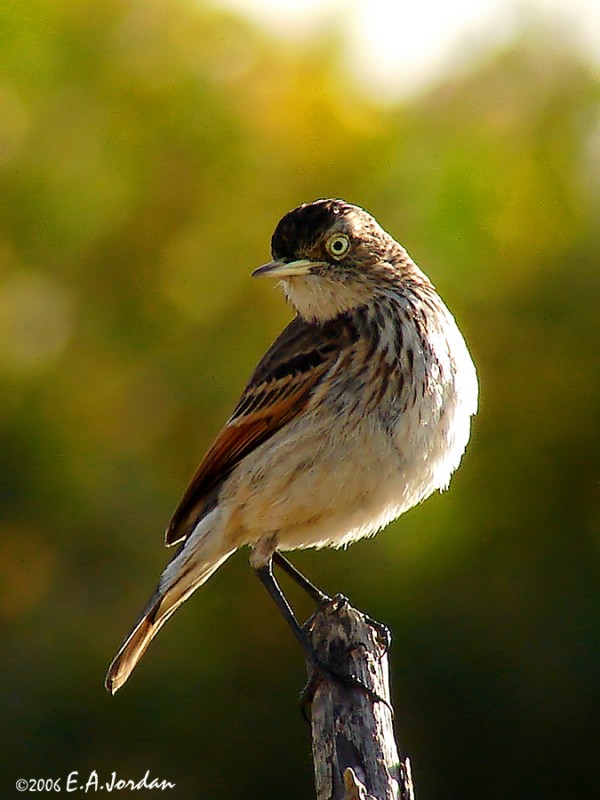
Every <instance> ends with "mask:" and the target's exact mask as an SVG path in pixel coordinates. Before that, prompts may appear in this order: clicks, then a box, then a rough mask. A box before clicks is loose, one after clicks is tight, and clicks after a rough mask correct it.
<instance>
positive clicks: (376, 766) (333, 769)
mask: <svg viewBox="0 0 600 800" xmlns="http://www.w3.org/2000/svg"><path fill="white" fill-rule="evenodd" d="M304 630H305V632H306V634H307V636H308V638H309V641H310V642H311V644H312V646H313V648H314V651H315V654H316V656H317V658H318V659H319V661H320V662H321V663H322V664H325V665H327V666H328V667H329V668H330V669H331V672H332V673H333V675H330V674H328V673H327V671H324V672H323V673H321V671H319V673H318V674H317V676H316V679H315V680H314V686H313V687H312V690H313V694H312V699H311V712H312V713H311V725H312V744H313V761H314V768H315V783H316V789H317V800H414V790H413V785H412V779H411V774H410V762H409V761H408V759H406V760H405V761H402V760H401V759H400V757H399V755H398V749H397V747H396V741H395V739H394V728H393V712H392V707H391V700H390V686H389V672H388V658H387V650H388V646H389V641H388V636H387V635H385V633H384V630H385V629H384V628H383V626H381V625H378V624H377V623H375V622H373V621H372V620H370V619H369V618H368V617H366V616H365V615H364V614H362V613H361V612H360V611H357V609H355V608H353V607H352V606H351V605H350V603H349V602H348V600H346V598H345V597H343V596H342V595H336V596H335V597H334V598H333V599H332V600H331V601H329V602H327V603H324V604H322V605H321V606H319V608H318V609H317V610H316V612H315V613H314V614H313V615H312V617H310V619H309V620H308V621H307V622H306V624H305V626H304ZM338 676H339V677H338ZM363 687H364V688H363Z"/></svg>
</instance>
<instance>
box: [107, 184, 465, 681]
mask: <svg viewBox="0 0 600 800" xmlns="http://www.w3.org/2000/svg"><path fill="white" fill-rule="evenodd" d="M271 253H272V260H271V261H269V262H268V263H266V264H264V265H263V266H261V267H259V268H258V269H256V270H255V271H254V272H253V273H252V274H253V275H254V276H259V277H266V278H271V279H275V280H277V281H278V282H279V283H280V285H281V287H282V289H283V292H284V295H285V297H286V298H287V300H288V301H289V303H290V304H291V305H292V307H293V309H294V310H295V316H294V318H293V319H292V321H291V322H290V323H289V324H288V325H287V327H286V328H285V329H284V330H283V331H282V333H281V334H280V335H279V336H278V337H277V339H276V340H275V342H274V343H273V344H272V345H271V347H270V348H269V349H268V350H267V352H266V353H265V355H264V356H263V357H262V359H261V360H260V361H259V362H258V365H257V366H256V368H255V370H254V372H253V373H252V375H251V377H250V379H249V381H248V384H247V385H246V387H245V389H244V390H243V392H242V394H241V397H240V400H239V402H238V403H237V405H236V406H235V408H234V411H233V413H232V415H231V416H230V418H229V419H228V421H227V422H226V424H225V425H224V427H223V428H222V430H221V431H220V433H219V434H218V435H217V437H216V439H215V440H214V442H213V444H212V445H211V446H210V447H209V449H208V451H207V452H206V454H205V456H204V458H203V460H202V461H201V463H200V466H199V467H198V469H197V471H196V472H195V474H194V475H193V477H192V479H191V481H190V483H189V486H188V488H187V489H186V491H185V493H184V494H183V497H182V499H181V501H180V502H179V504H178V506H177V508H176V510H175V512H174V514H173V517H172V519H171V522H170V524H169V526H168V528H167V531H166V535H165V542H166V545H167V546H171V545H176V544H178V545H179V547H178V549H177V551H176V553H175V555H174V557H173V558H172V559H171V560H170V561H169V563H168V564H167V565H166V567H165V569H164V571H163V572H162V575H161V576H160V580H159V583H158V586H157V587H156V590H155V592H154V594H153V595H152V597H151V598H150V600H149V602H148V604H147V606H146V607H145V609H144V611H143V612H142V614H141V615H140V617H139V619H138V621H137V622H136V624H135V625H134V627H133V629H132V631H131V633H130V634H129V635H128V636H127V638H126V639H125V641H124V642H123V644H122V646H121V648H120V649H119V651H118V652H117V654H116V656H115V658H114V659H113V661H112V663H111V665H110V667H109V670H108V674H107V677H106V682H105V683H106V688H107V689H108V691H109V692H111V693H112V694H114V693H115V692H116V691H117V690H118V689H119V688H120V687H121V686H122V685H123V684H124V683H125V681H126V680H127V679H128V678H129V676H130V674H131V672H132V670H133V669H134V667H135V666H136V664H137V663H138V662H139V660H140V658H141V657H142V655H143V654H144V652H145V651H146V648H147V647H148V645H149V644H150V642H151V640H152V639H153V638H154V636H155V635H156V634H157V633H158V631H159V630H160V628H161V627H162V626H163V625H164V623H165V622H166V621H167V620H168V619H169V617H171V615H172V614H173V613H174V612H175V611H176V610H177V608H178V607H179V606H180V605H181V604H182V603H183V602H184V601H185V600H187V599H188V598H189V597H190V595H191V594H192V593H193V592H195V591H196V589H198V588H199V587H200V586H202V585H203V584H204V583H205V582H206V581H207V580H208V579H209V578H210V576H211V575H212V574H213V573H214V572H215V571H216V570H217V569H218V568H219V567H220V566H221V565H222V564H223V563H224V562H225V561H226V560H227V559H228V558H229V557H230V556H231V555H232V554H233V553H234V552H235V551H236V550H238V549H239V548H241V547H244V546H249V548H250V557H249V561H250V565H251V567H252V568H253V569H254V570H255V572H256V574H257V576H258V577H259V578H260V580H261V581H262V583H263V584H264V585H265V587H266V588H267V590H268V591H269V593H270V594H271V596H272V597H273V599H274V600H275V601H276V603H277V605H278V607H279V609H280V610H281V611H282V613H283V615H284V617H285V618H286V620H287V621H288V622H289V623H290V625H291V627H292V630H293V631H294V633H295V634H296V636H297V637H298V639H299V640H300V641H301V643H303V644H306V642H305V640H304V638H303V633H302V631H301V629H300V626H299V625H298V622H297V620H296V618H295V616H294V613H293V611H292V609H291V607H290V606H289V604H288V603H287V600H286V598H285V597H284V596H283V593H282V592H281V589H280V587H279V584H278V582H277V580H276V578H275V577H274V574H273V565H274V564H275V565H279V566H280V567H281V568H283V569H284V570H285V571H286V572H288V574H290V575H291V576H292V577H293V578H294V579H295V580H297V582H298V583H299V584H300V585H301V586H302V587H303V588H304V589H306V591H307V592H309V594H311V595H312V596H313V597H314V599H315V600H317V601H318V600H320V599H323V598H324V597H327V595H325V594H324V593H323V592H321V591H320V590H319V589H317V587H315V586H314V585H313V584H312V583H311V582H310V581H309V580H308V579H307V578H305V577H304V576H303V575H302V574H301V573H300V572H299V571H298V570H297V569H296V568H295V567H294V566H293V565H292V564H291V563H290V562H289V561H288V560H287V557H286V556H284V555H283V554H284V553H285V552H288V551H291V550H296V549H303V548H322V547H333V548H340V547H344V546H346V545H348V544H350V543H352V542H355V541H356V540H358V539H360V538H362V537H366V536H372V535H373V534H375V533H377V532H378V531H379V530H381V529H382V528H384V527H385V526H386V525H387V524H388V523H389V522H391V521H392V520H394V519H396V518H397V517H399V516H400V515H401V514H402V513H403V512H405V511H407V510H408V509H409V508H411V507H413V506H415V505H416V504H418V503H420V502H421V501H423V500H425V499H426V498H427V497H429V496H430V495H431V494H432V493H433V492H435V491H437V490H439V491H443V490H444V489H446V488H447V487H448V484H449V481H450V477H451V475H452V474H453V472H454V471H455V470H456V468H457V467H458V465H459V462H460V461H461V459H462V456H463V453H464V451H465V449H466V446H467V443H468V440H469V438H470V430H471V418H472V416H473V415H474V414H475V413H476V411H477V403H478V381H477V374H476V369H475V366H474V364H473V360H472V358H471V356H470V354H469V350H468V349H467V345H466V343H465V341H464V338H463V336H462V334H461V332H460V330H459V328H458V326H457V324H456V322H455V320H454V317H453V316H452V314H451V313H450V311H449V310H448V308H447V307H446V305H445V304H444V303H443V301H442V300H441V298H440V296H439V295H438V293H437V292H436V290H435V288H434V286H433V284H432V283H431V281H430V280H429V279H428V278H427V276H426V275H425V274H424V273H423V272H422V271H421V270H420V269H419V267H418V266H417V265H416V263H415V262H414V261H413V260H412V259H411V257H410V256H409V255H408V253H407V251H406V250H405V249H404V248H403V247H402V245H400V244H399V243H398V242H397V241H396V240H395V239H394V238H393V237H392V236H391V235H390V234H389V233H387V232H386V231H385V230H384V229H383V228H382V227H381V226H380V225H379V223H378V222H377V221H376V220H375V219H374V218H373V216H371V215H370V214H369V213H368V212H367V211H365V210H364V209H363V208H361V207H360V206H357V205H353V204H351V203H348V202H346V201H344V200H341V199H319V200H315V201H313V202H309V203H303V204H302V205H300V206H298V207H296V208H294V209H292V210H291V211H289V212H288V213H286V214H285V215H284V216H283V217H282V219H281V220H280V221H279V223H278V224H277V226H276V228H275V231H274V233H273V236H272V239H271Z"/></svg>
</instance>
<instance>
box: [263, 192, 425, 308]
mask: <svg viewBox="0 0 600 800" xmlns="http://www.w3.org/2000/svg"><path fill="white" fill-rule="evenodd" d="M271 252H272V255H273V261H270V262H269V263H268V264H265V265H264V266H262V267H259V268H258V269H257V270H255V271H254V273H253V274H254V275H264V276H270V277H273V278H279V279H280V280H281V283H282V287H283V290H284V292H285V295H286V297H287V298H288V300H289V301H290V302H291V303H292V305H294V307H295V308H296V310H297V311H298V313H299V314H300V316H302V317H303V318H304V319H306V320H308V321H311V322H325V321H326V320H328V319H332V318H333V317H336V316H338V315H339V314H341V313H343V312H344V311H348V310H350V309H352V308H357V307H358V306H361V305H364V304H365V303H368V302H369V301H370V300H372V298H373V296H374V295H375V294H377V293H378V292H382V291H383V292H384V291H386V289H389V287H390V285H391V284H393V283H397V281H398V278H399V277H400V275H401V272H402V268H403V267H404V266H407V265H408V264H409V263H411V262H410V259H409V258H408V256H407V254H406V251H405V250H404V249H403V248H402V247H401V246H400V245H399V244H398V243H397V242H396V241H395V240H394V239H393V238H392V237H391V236H390V235H389V234H388V233H386V232H385V231H384V230H383V228H381V227H380V225H379V224H378V223H377V222H376V221H375V220H374V219H373V217H372V216H371V215H370V214H367V212H366V211H364V210H363V209H362V208H359V206H354V205H351V204H350V203H346V202H344V201H343V200H316V201H315V202H314V203H304V204H303V205H301V206H298V208H295V209H293V210H292V211H290V212H288V213H287V214H286V215H285V216H284V217H283V219H281V220H280V222H279V223H278V225H277V227H276V228H275V233H274V234H273V238H272V240H271Z"/></svg>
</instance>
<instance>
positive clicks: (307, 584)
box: [273, 550, 331, 605]
mask: <svg viewBox="0 0 600 800" xmlns="http://www.w3.org/2000/svg"><path fill="white" fill-rule="evenodd" d="M273 562H274V563H275V564H277V566H278V567H281V569H282V570H283V571H284V572H286V573H287V574H288V575H289V577H290V578H291V579H292V580H293V581H295V583H297V584H298V586H299V587H300V588H301V589H303V590H304V591H305V592H306V594H307V595H309V597H311V598H312V599H313V600H314V601H315V603H316V604H317V605H320V604H321V603H323V602H324V601H326V600H327V601H328V600H331V597H330V596H329V595H328V594H325V592H322V591H321V590H320V589H319V588H318V587H317V586H315V585H314V583H311V581H309V580H308V578H307V577H306V575H303V574H302V573H301V572H300V570H299V569H297V568H296V567H295V566H294V565H293V564H292V563H291V562H289V561H288V560H287V558H286V557H285V556H283V555H282V554H281V553H280V552H279V551H278V550H276V551H275V552H274V553H273Z"/></svg>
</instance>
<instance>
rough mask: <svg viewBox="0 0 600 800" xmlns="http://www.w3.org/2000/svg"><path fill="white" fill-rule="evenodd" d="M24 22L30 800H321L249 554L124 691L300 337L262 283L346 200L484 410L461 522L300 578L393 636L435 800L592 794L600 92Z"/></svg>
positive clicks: (570, 84) (92, 12)
mask: <svg viewBox="0 0 600 800" xmlns="http://www.w3.org/2000/svg"><path fill="white" fill-rule="evenodd" d="M0 14H1V19H0V208H1V212H0V429H1V437H2V439H1V447H0V475H1V480H0V502H1V506H2V510H1V514H0V529H1V532H2V536H1V538H0V571H1V581H0V613H1V615H2V619H3V622H4V634H3V637H2V664H3V682H2V683H3V685H2V700H3V706H2V712H3V713H2V714H1V720H2V721H1V723H0V731H1V733H0V736H1V737H2V747H3V752H4V753H5V754H6V758H5V761H7V762H9V763H7V765H6V767H5V769H4V775H3V781H5V782H6V787H5V788H4V787H3V788H2V790H1V795H2V797H12V796H13V795H14V789H13V787H14V781H15V779H16V778H18V777H25V778H29V777H32V778H33V777H54V778H56V777H61V776H66V775H67V774H68V773H69V772H70V771H71V770H75V769H77V770H79V771H80V774H82V775H84V776H85V775H87V774H88V773H89V771H90V770H91V769H96V770H98V771H99V773H100V775H101V777H105V778H108V777H109V776H110V773H111V772H112V771H113V770H114V771H116V772H117V774H118V776H119V777H123V778H140V777H141V776H143V774H144V772H145V771H146V770H147V769H149V770H150V772H151V775H152V776H153V777H159V778H166V779H168V780H171V781H173V782H175V783H176V784H177V789H176V790H175V791H174V792H171V793H168V794H169V797H174V798H186V800H188V799H189V798H191V797H196V798H217V797H218V798H220V800H227V799H228V798H265V797H269V798H276V797H285V798H289V800H293V798H307V797H310V796H311V795H312V791H313V789H312V777H311V763H310V752H309V751H310V740H309V732H308V730H307V729H306V728H305V726H304V725H303V723H302V721H301V719H300V716H299V714H298V712H297V708H296V695H297V692H298V690H299V688H300V687H301V685H302V683H303V678H304V672H303V664H302V658H301V655H300V653H299V651H298V648H297V646H296V644H295V642H294V641H293V640H292V637H291V636H290V634H289V632H288V631H287V630H286V629H285V627H284V624H283V622H282V621H281V620H280V619H279V617H278V616H277V615H276V612H275V611H274V609H273V608H272V607H271V604H270V601H269V600H268V598H267V597H266V594H265V593H264V592H263V590H262V589H261V588H260V587H259V585H258V582H256V581H255V580H254V577H253V576H252V574H251V570H249V569H248V567H247V565H246V555H247V554H244V553H241V554H238V556H236V558H234V559H233V560H232V561H231V562H229V563H228V564H227V566H226V567H225V568H224V569H223V570H221V571H220V572H219V573H218V574H217V575H216V576H215V577H214V578H213V579H212V581H211V583H210V584H209V586H207V587H205V589H204V590H202V592H201V593H198V595H196V596H195V597H194V599H193V600H192V601H191V602H190V603H188V604H187V605H186V607H184V608H183V609H182V610H181V611H180V612H179V613H178V614H177V616H176V618H175V619H174V620H173V621H172V622H171V623H170V624H169V625H168V626H167V627H166V629H165V630H164V632H163V633H161V635H160V637H159V639H158V640H157V642H156V643H155V644H154V645H153V647H152V648H151V650H150V652H149V653H148V654H147V656H146V658H145V659H144V661H143V663H142V665H141V666H140V668H139V670H138V671H137V672H136V673H135V674H134V676H133V678H132V680H131V682H130V683H129V684H128V685H127V686H126V688H125V689H124V690H122V692H121V693H120V694H119V695H118V696H117V697H116V698H115V699H111V698H109V696H108V695H107V694H106V693H105V691H104V689H103V686H102V681H103V677H104V672H105V669H106V666H107V664H108V662H109V660H110V658H111V657H112V655H113V653H114V651H115V648H116V646H117V645H118V644H119V642H120V639H121V637H122V635H123V634H124V633H125V632H126V630H127V629H128V627H129V626H130V624H131V623H132V622H133V620H134V618H135V616H136V614H137V612H138V611H139V610H140V608H141V607H142V605H143V604H144V602H145V601H146V599H147V596H148V595H149V593H150V591H151V590H152V588H153V586H154V582H155V580H156V577H157V576H158V574H159V572H160V570H161V568H162V566H163V563H164V562H165V560H166V556H167V554H166V553H165V552H164V551H163V550H162V549H161V536H162V529H163V528H164V526H165V524H166V522H167V521H168V518H169V516H170V513H171V511H172V510H173V508H174V506H175V504H176V502H177V500H178V498H179V495H180V493H181V491H182V490H183V488H184V486H185V484H186V481H187V479H188V477H189V475H190V473H191V472H192V471H193V469H194V467H195V465H196V463H197V461H198V460H199V458H200V457H201V455H202V453H203V450H204V448H205V447H206V446H207V445H208V444H209V443H210V441H211V438H212V437H213V436H214V435H215V433H216V431H217V430H218V428H219V426H220V424H221V423H222V422H223V421H224V419H225V418H226V417H227V416H228V414H229V412H230V411H231V409H232V407H233V405H234V403H235V401H236V399H237V395H238V392H239V391H240V389H241V387H242V385H243V383H244V381H245V380H246V378H247V377H248V375H249V373H250V371H251V369H252V367H253V365H254V363H255V362H256V360H257V359H258V357H259V356H260V355H261V353H262V352H263V349H264V348H265V347H266V346H267V345H268V344H269V343H270V341H271V340H272V339H273V337H274V336H275V335H276V333H277V332H278V331H279V330H280V329H281V327H282V326H283V324H284V323H285V322H286V321H287V320H288V319H289V317H290V311H289V309H287V308H286V307H285V304H284V302H283V299H282V298H281V296H280V294H279V292H278V291H276V290H275V289H274V288H272V287H270V286H268V285H267V284H262V283H261V284H260V285H257V284H256V283H254V282H252V281H251V280H250V279H249V273H250V270H251V269H252V268H253V267H255V266H257V265H258V264H260V263H262V262H264V261H265V260H267V259H268V256H269V253H268V242H269V237H270V235H271V232H272V229H273V227H274V225H275V223H276V222H277V220H278V219H279V217H280V216H281V215H282V214H283V213H284V212H285V211H286V210H288V209H289V208H291V207H292V206H294V205H296V204H297V203H299V202H302V201H306V200H311V199H314V198H316V197H323V196H342V197H345V198H346V199H348V200H351V201H353V202H357V203H359V204H361V205H363V206H365V207H366V208H367V209H369V210H370V211H371V212H372V213H373V214H374V215H375V216H376V217H377V218H378V219H379V220H380V221H381V223H382V224H383V225H384V226H385V227H387V228H388V229H389V230H390V231H391V232H392V233H393V234H395V235H396V236H397V237H398V238H399V239H400V240H401V241H402V242H403V243H404V244H405V245H406V246H407V248H408V249H409V251H410V252H411V253H412V255H413V256H414V257H415V259H416V260H417V261H418V262H419V263H420V264H422V265H423V266H424V268H425V270H426V271H427V272H428V273H429V274H430V275H431V277H432V278H433V280H434V281H435V282H436V283H437V285H438V287H439V289H440V292H441V294H442V295H443V296H444V298H445V299H447V301H448V304H449V305H450V307H451V308H452V309H453V311H454V313H455V314H456V316H457V318H458V320H459V322H460V324H461V327H462V328H463V330H464V331H465V334H466V337H467V340H468V342H469V343H470V346H471V349H472V352H473V354H474V357H475V360H476V362H477V364H478V367H479V373H480V379H481V386H482V398H481V410H480V414H479V416H478V417H477V419H476V421H475V425H474V435H473V441H472V444H471V447H470V449H469V451H468V454H467V456H466V458H465V461H464V465H463V467H462V468H461V470H460V471H459V473H458V474H457V476H456V478H455V480H454V481H453V485H452V490H451V491H450V492H449V493H448V494H446V495H444V496H440V497H436V498H433V499H431V500H430V501H428V502H427V503H426V504H425V505H423V506H422V507H420V508H418V509H416V510H414V511H412V512H410V513H409V514H408V515H406V517H405V518H403V519H402V520H400V521H399V522H397V523H396V524H394V525H393V526H391V527H390V529H389V530H388V531H387V532H385V533H383V534H381V535H380V536H379V537H378V538H377V540H376V541H370V542H364V543H360V544H357V545H355V546H354V547H352V548H351V549H350V550H349V551H348V552H346V553H335V552H331V551H327V552H322V553H300V554H297V556H296V558H295V561H296V563H297V564H298V565H299V566H300V567H301V568H302V569H304V570H306V571H307V572H308V574H310V575H311V577H313V578H314V580H315V581H316V582H317V583H318V584H320V585H322V586H323V587H324V588H325V589H327V590H330V591H335V590H342V591H344V592H345V593H347V594H349V595H350V596H351V598H352V600H353V601H354V602H355V604H357V605H358V606H359V607H362V608H365V609H366V610H368V611H369V613H371V614H372V615H373V616H375V617H376V618H378V619H381V620H384V621H385V622H387V623H388V624H389V625H390V627H391V628H392V631H393V633H394V637H395V638H394V645H393V650H392V664H393V668H394V670H395V671H394V676H393V679H394V686H395V703H396V709H397V728H398V731H399V735H400V739H401V741H402V743H403V745H404V747H405V748H406V750H407V751H408V753H410V755H411V757H412V760H413V768H414V773H415V781H416V786H417V790H418V793H419V796H421V797H423V798H425V797H426V798H428V799H429V800H436V798H440V799H441V798H444V800H454V799H455V800H482V799H483V798H485V800H500V799H501V798H502V800H504V799H505V798H511V800H537V798H541V797H543V798H544V800H552V798H557V799H558V798H562V797H563V796H564V792H565V787H568V793H569V796H571V797H574V798H575V797H577V798H583V797H586V796H593V795H594V794H595V792H596V791H597V777H596V773H595V760H596V755H597V748H598V741H599V739H598V733H599V730H598V728H599V723H598V720H599V719H600V693H599V692H598V688H597V687H598V678H597V671H598V660H599V657H600V652H599V646H598V642H599V640H600V603H599V602H598V585H599V581H600V565H599V558H598V556H599V549H600V539H599V527H600V526H599V523H600V510H599V503H598V452H599V451H600V424H599V420H600V408H599V406H600V400H599V397H600V395H599V392H598V388H599V386H598V383H599V379H598V356H599V342H600V315H599V313H598V309H599V307H600V306H599V303H600V281H599V280H598V275H599V266H598V265H599V263H600V226H599V225H598V215H599V211H600V188H599V187H600V87H599V83H598V80H597V76H595V75H593V74H592V73H591V71H590V70H589V69H588V68H587V67H585V66H584V65H583V64H582V63H581V62H580V61H579V60H578V58H577V56H576V55H575V54H573V53H569V52H566V51H564V50H563V49H561V48H560V47H559V46H558V37H556V38H554V39H553V38H551V37H548V36H545V35H542V34H541V33H540V32H539V31H536V29H535V27H530V28H529V29H528V30H527V32H526V33H524V34H523V36H522V38H521V39H520V40H519V41H516V42H514V43H513V45H512V46H511V48H510V49H507V50H506V51H505V52H503V53H500V54H496V55H494V56H493V57H491V56H490V58H489V60H488V61H487V62H484V63H479V64H478V65H477V66H476V67H474V68H473V69H472V70H471V71H470V72H467V71H463V73H462V74H461V76H460V77H449V78H448V79H447V80H446V81H445V82H443V83H441V84H440V85H439V86H438V87H437V88H435V89H434V90H430V91H428V92H426V93H423V94H422V95H420V96H417V97H414V98H413V99H411V100H410V101H407V102H405V103H401V104H400V103H399V104H398V105H396V106H395V107H387V108H380V107H379V108H378V107H376V106H375V105H373V104H371V103H369V101H368V99H366V98H365V97H364V96H362V97H361V96H359V95H357V93H356V92H355V91H354V90H353V88H352V87H351V86H350V85H348V83H347V82H346V80H345V78H344V75H343V74H341V71H340V68H339V66H338V62H337V61H336V57H335V53H336V47H335V36H329V35H323V37H322V38H321V39H318V40H315V41H314V42H313V43H306V42H304V43H302V44H297V45H293V44H291V43H290V42H286V43H282V42H277V41H273V40H271V39H269V38H268V37H266V35H264V34H261V33H259V32H258V31H257V30H254V29H253V28H251V27H250V26H248V25H247V24H245V23H243V22H242V21H240V19H238V18H237V17H235V16H231V15H226V14H224V13H222V12H216V11H214V10H211V9H210V8H208V7H205V6H203V5H201V4H192V3H186V2H183V0H180V2H170V3H164V2H160V0H144V2H142V1H141V0H140V1H139V2H120V1H119V0H105V2H103V3H92V2H91V0H76V1H75V0H56V2H53V3H43V2H40V0H23V1H22V2H20V3H7V4H4V5H3V7H2V10H1V11H0ZM292 596H293V598H294V600H296V601H297V602H298V605H299V608H300V611H301V613H302V614H307V613H308V612H309V606H307V605H306V604H305V601H304V600H303V599H301V598H299V597H297V595H296V594H295V593H293V592H292ZM9 754H10V755H9ZM21 796H23V795H21Z"/></svg>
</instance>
